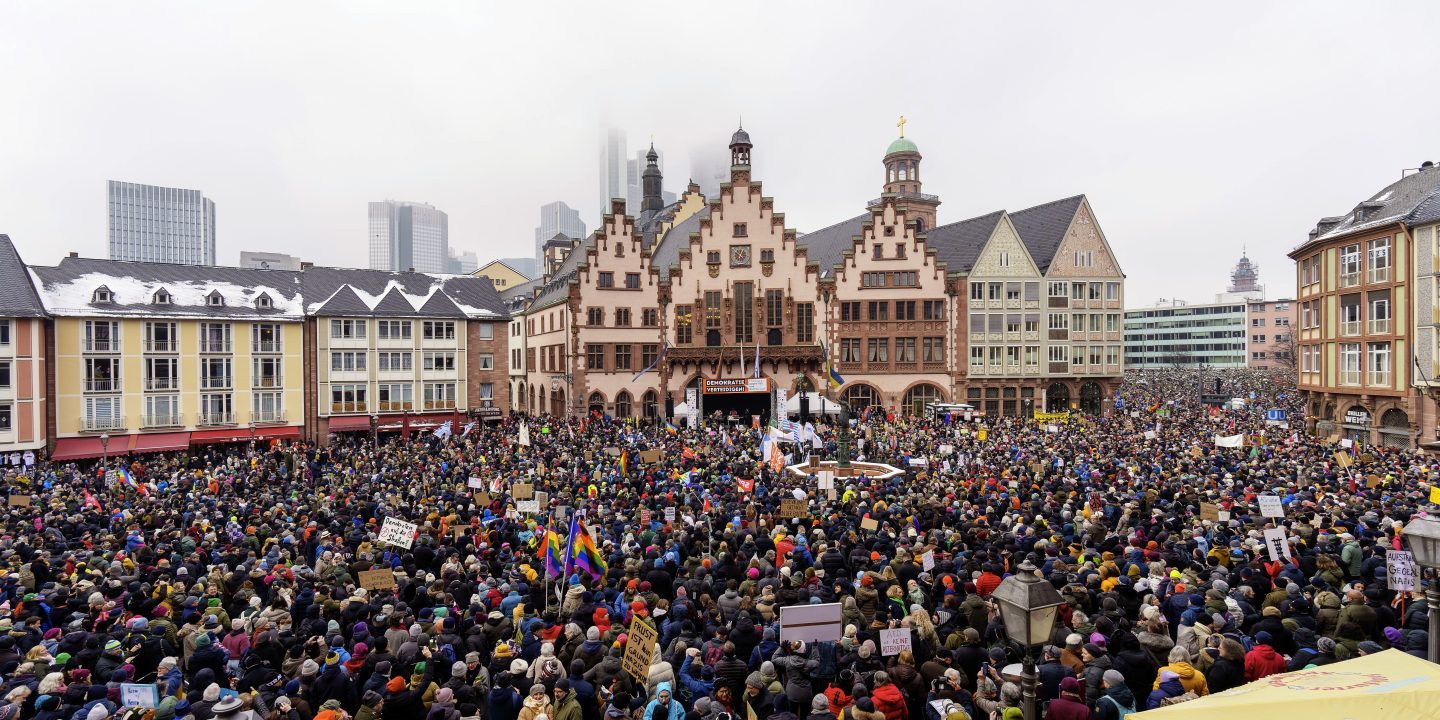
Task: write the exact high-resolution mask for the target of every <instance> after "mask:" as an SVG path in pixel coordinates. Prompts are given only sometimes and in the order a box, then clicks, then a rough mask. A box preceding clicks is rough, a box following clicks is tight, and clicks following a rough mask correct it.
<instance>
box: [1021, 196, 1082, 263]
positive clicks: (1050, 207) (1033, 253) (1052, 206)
mask: <svg viewBox="0 0 1440 720" xmlns="http://www.w3.org/2000/svg"><path fill="white" fill-rule="evenodd" d="M1084 200H1085V196H1084V195H1075V196H1073V197H1068V198H1064V199H1061V200H1054V201H1051V202H1048V203H1045V204H1043V205H1036V206H1035V207H1032V208H1026V209H1024V210H1017V211H1016V212H1013V213H1010V224H1011V225H1014V226H1015V232H1017V233H1019V234H1020V242H1022V243H1024V245H1025V249H1026V251H1028V252H1029V253H1030V258H1031V259H1032V260H1034V261H1035V267H1036V268H1037V269H1039V270H1040V274H1041V275H1044V274H1045V273H1048V272H1050V263H1051V261H1053V260H1054V259H1055V253H1056V252H1057V251H1059V250H1060V243H1061V242H1063V241H1064V240H1065V231H1066V230H1068V229H1069V228H1070V223H1071V221H1073V220H1074V219H1075V213H1076V212H1077V211H1078V210H1079V209H1080V203H1081V202H1083V201H1084Z"/></svg>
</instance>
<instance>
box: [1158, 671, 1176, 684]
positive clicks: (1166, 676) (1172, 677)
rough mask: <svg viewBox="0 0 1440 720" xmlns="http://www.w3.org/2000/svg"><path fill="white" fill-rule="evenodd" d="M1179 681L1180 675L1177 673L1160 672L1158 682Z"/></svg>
mask: <svg viewBox="0 0 1440 720" xmlns="http://www.w3.org/2000/svg"><path fill="white" fill-rule="evenodd" d="M1179 679H1180V673H1177V672H1175V671H1174V670H1161V671H1160V682H1165V681H1166V680H1179Z"/></svg>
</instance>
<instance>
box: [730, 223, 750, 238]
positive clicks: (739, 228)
mask: <svg viewBox="0 0 1440 720" xmlns="http://www.w3.org/2000/svg"><path fill="white" fill-rule="evenodd" d="M730 234H731V235H733V236H735V237H750V231H749V229H748V228H746V227H745V223H742V222H737V223H735V224H734V225H733V226H732V228H731V233H730Z"/></svg>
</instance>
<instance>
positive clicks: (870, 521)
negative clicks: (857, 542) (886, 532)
mask: <svg viewBox="0 0 1440 720" xmlns="http://www.w3.org/2000/svg"><path fill="white" fill-rule="evenodd" d="M860 529H861V530H879V529H880V523H879V522H878V521H877V520H876V519H875V518H864V519H862V520H861V521H860Z"/></svg>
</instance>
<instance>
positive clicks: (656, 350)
mask: <svg viewBox="0 0 1440 720" xmlns="http://www.w3.org/2000/svg"><path fill="white" fill-rule="evenodd" d="M659 354H660V346H659V345H656V344H655V343H645V344H643V345H641V346H640V367H642V368H648V367H650V366H651V365H654V364H655V359H656V357H657V356H659Z"/></svg>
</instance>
